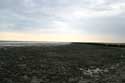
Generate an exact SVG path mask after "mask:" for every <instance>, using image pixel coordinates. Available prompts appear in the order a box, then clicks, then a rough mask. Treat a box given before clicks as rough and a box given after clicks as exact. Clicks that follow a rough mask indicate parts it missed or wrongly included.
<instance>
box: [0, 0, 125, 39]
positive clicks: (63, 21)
mask: <svg viewBox="0 0 125 83" xmlns="http://www.w3.org/2000/svg"><path fill="white" fill-rule="evenodd" d="M124 22H125V0H116V1H114V0H0V32H20V33H23V32H28V33H33V34H34V33H35V34H57V35H58V34H61V35H63V34H67V35H68V34H73V35H97V36H98V35H101V36H102V37H104V36H105V37H106V36H107V37H108V36H110V37H112V38H114V39H115V40H117V39H118V40H121V41H122V38H123V37H124V36H125V23H124Z"/></svg>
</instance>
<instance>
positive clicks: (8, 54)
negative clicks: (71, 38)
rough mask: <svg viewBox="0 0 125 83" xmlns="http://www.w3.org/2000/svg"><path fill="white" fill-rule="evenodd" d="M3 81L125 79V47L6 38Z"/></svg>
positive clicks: (120, 82)
mask: <svg viewBox="0 0 125 83" xmlns="http://www.w3.org/2000/svg"><path fill="white" fill-rule="evenodd" d="M0 83H125V48H124V47H122V46H114V45H113V46H112V45H109V44H108V45H105V44H94V43H93V44H90V43H50V42H49V43H41V42H35V43H34V42H11V43H10V42H9V43H8V42H4V41H3V42H0Z"/></svg>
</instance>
